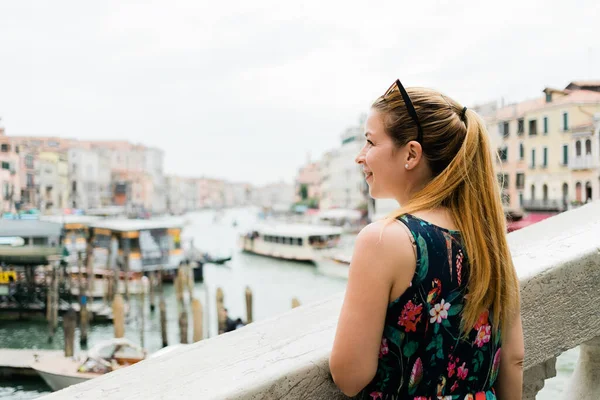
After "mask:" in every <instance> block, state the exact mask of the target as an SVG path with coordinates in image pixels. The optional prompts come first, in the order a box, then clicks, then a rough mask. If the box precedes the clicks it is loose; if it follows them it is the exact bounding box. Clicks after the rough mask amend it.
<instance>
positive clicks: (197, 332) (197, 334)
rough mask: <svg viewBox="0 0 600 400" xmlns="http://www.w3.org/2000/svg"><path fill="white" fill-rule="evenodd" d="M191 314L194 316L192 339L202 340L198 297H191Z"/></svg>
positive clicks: (195, 340)
mask: <svg viewBox="0 0 600 400" xmlns="http://www.w3.org/2000/svg"><path fill="white" fill-rule="evenodd" d="M192 315H193V318H194V335H193V337H192V341H193V342H194V343H195V342H198V341H200V340H202V338H203V336H204V331H203V327H202V318H203V316H202V303H200V300H198V299H192Z"/></svg>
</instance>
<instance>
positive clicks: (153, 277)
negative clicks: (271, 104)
mask: <svg viewBox="0 0 600 400" xmlns="http://www.w3.org/2000/svg"><path fill="white" fill-rule="evenodd" d="M149 275H150V312H154V308H155V303H154V290H155V286H156V281H157V279H156V272H155V271H153V272H150V273H149Z"/></svg>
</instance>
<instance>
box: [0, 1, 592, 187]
mask: <svg viewBox="0 0 600 400" xmlns="http://www.w3.org/2000/svg"><path fill="white" fill-rule="evenodd" d="M418 3H429V4H425V5H418V6H417V4H418ZM434 3H435V4H434ZM488 3H489V2H484V1H481V0H479V1H468V2H467V1H463V2H458V1H452V2H450V1H444V2H435V1H434V2H417V1H413V2H404V1H398V0H396V1H393V2H392V1H390V2H386V1H379V2H367V1H361V2H349V1H343V2H333V1H332V2H329V1H326V0H319V1H307V0H303V1H294V2H292V1H284V0H277V1H275V0H273V1H271V0H269V1H248V0H243V1H198V0H182V1H176V0H161V1H151V0H139V1H130V0H119V1H108V0H103V1H81V0H74V1H60V0H55V1H46V0H40V1H26V0H0V118H2V122H0V123H2V124H3V126H4V127H5V129H6V132H7V134H9V135H39V136H53V135H56V136H63V137H71V138H79V139H125V140H129V141H132V142H136V143H142V144H145V145H148V146H156V147H160V148H162V149H164V151H165V168H166V171H167V172H168V173H174V174H179V175H184V176H210V177H216V178H224V179H228V180H233V181H248V182H251V183H255V184H262V183H266V182H270V181H277V180H280V179H283V180H286V181H288V182H292V180H293V178H294V176H295V174H296V171H297V169H298V167H299V166H301V165H302V164H303V163H304V162H305V160H306V157H307V153H310V154H311V155H312V158H313V159H316V158H318V157H320V156H321V155H322V154H323V152H325V151H326V150H328V149H330V148H332V147H335V146H337V145H338V143H339V141H340V139H339V137H340V134H341V133H342V131H343V130H344V129H345V128H346V127H348V126H351V125H353V124H355V123H356V122H357V121H358V118H359V116H360V114H361V113H363V112H366V111H367V110H368V107H369V105H370V103H371V101H372V100H374V98H375V97H377V96H378V95H380V94H381V93H382V92H383V91H385V89H387V88H388V86H389V85H390V84H391V83H392V82H393V81H394V79H396V78H398V77H399V78H401V80H402V82H403V83H404V85H405V86H430V87H433V88H436V89H438V90H441V91H443V92H445V93H446V94H448V95H449V96H451V97H453V98H455V99H456V100H457V101H459V102H461V103H463V104H465V105H472V104H474V103H481V102H486V101H490V100H495V99H500V98H502V97H504V99H505V101H507V102H509V101H520V100H524V99H528V98H532V97H536V96H538V95H540V93H541V90H542V89H543V88H544V87H545V86H552V87H558V88H562V87H564V86H566V85H567V84H568V83H569V82H570V81H571V80H576V79H591V78H595V79H600V71H599V68H600V28H599V26H600V22H599V21H600V18H599V14H600V13H599V12H598V10H599V6H598V5H597V2H596V1H592V0H590V1H571V2H567V1H554V0H553V1H541V0H540V1H527V0H525V1H523V0H520V1H503V2H495V4H494V6H490V5H488ZM353 4H356V5H353Z"/></svg>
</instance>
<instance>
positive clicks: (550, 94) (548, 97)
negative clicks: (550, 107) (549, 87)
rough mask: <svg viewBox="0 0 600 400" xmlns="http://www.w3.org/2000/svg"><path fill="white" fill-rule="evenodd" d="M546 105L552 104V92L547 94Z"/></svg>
mask: <svg viewBox="0 0 600 400" xmlns="http://www.w3.org/2000/svg"><path fill="white" fill-rule="evenodd" d="M546 103H552V92H550V91H547V92H546Z"/></svg>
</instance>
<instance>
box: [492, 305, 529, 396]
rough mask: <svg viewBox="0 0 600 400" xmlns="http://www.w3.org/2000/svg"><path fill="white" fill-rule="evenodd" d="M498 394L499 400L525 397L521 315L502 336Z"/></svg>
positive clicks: (518, 314) (518, 313)
mask: <svg viewBox="0 0 600 400" xmlns="http://www.w3.org/2000/svg"><path fill="white" fill-rule="evenodd" d="M501 354H502V355H501V357H500V371H499V373H498V382H497V383H496V392H497V395H498V396H497V397H498V400H521V398H522V396H523V359H524V358H525V346H524V342H523V327H522V325H521V313H520V312H517V313H515V317H514V318H513V321H511V323H510V324H509V325H508V327H507V329H506V332H503V335H502V353H501Z"/></svg>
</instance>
